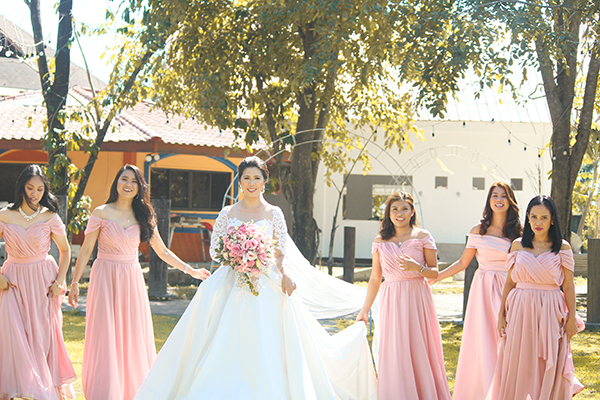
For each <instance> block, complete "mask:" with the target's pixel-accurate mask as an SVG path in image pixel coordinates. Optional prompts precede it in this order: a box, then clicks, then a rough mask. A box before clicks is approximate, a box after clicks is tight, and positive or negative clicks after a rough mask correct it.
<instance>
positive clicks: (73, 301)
mask: <svg viewBox="0 0 600 400" xmlns="http://www.w3.org/2000/svg"><path fill="white" fill-rule="evenodd" d="M77 300H79V283H78V282H73V283H71V290H70V291H69V304H70V305H71V307H73V308H77Z"/></svg>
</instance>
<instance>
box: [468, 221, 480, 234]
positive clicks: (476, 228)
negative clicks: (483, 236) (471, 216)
mask: <svg viewBox="0 0 600 400" xmlns="http://www.w3.org/2000/svg"><path fill="white" fill-rule="evenodd" d="M480 229H481V224H477V225H475V226H474V227H472V228H471V231H470V232H469V233H475V234H477V235H479V230H480Z"/></svg>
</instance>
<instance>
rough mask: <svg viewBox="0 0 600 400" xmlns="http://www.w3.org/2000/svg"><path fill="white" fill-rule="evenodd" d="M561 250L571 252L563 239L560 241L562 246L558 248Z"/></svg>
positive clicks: (569, 246)
mask: <svg viewBox="0 0 600 400" xmlns="http://www.w3.org/2000/svg"><path fill="white" fill-rule="evenodd" d="M560 249H561V250H571V245H570V244H569V242H567V241H566V240H564V239H563V241H562V246H560Z"/></svg>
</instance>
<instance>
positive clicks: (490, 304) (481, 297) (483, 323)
mask: <svg viewBox="0 0 600 400" xmlns="http://www.w3.org/2000/svg"><path fill="white" fill-rule="evenodd" d="M510 246H511V241H510V240H509V239H506V238H501V237H498V236H490V235H483V236H482V235H478V234H473V233H471V234H469V240H468V241H467V248H468V249H476V250H477V253H476V254H477V255H476V256H477V261H478V262H479V268H478V269H477V271H476V272H475V276H474V277H473V282H472V283H471V291H470V292H469V303H468V307H467V313H466V315H465V324H464V327H463V336H462V342H461V344H460V354H459V356H458V366H457V369H456V382H455V384H454V393H453V398H454V399H455V400H482V399H485V396H486V395H487V393H488V391H489V389H490V385H491V383H492V380H493V379H494V371H495V369H496V361H497V360H498V346H500V334H499V333H498V329H497V326H498V311H499V310H500V303H501V302H502V291H503V290H504V283H506V276H507V275H508V269H507V266H506V258H507V257H508V251H509V250H510Z"/></svg>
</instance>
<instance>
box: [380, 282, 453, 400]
mask: <svg viewBox="0 0 600 400" xmlns="http://www.w3.org/2000/svg"><path fill="white" fill-rule="evenodd" d="M380 296H381V297H380V302H379V304H380V327H381V330H380V332H381V333H380V347H379V368H378V374H379V381H378V388H377V394H378V397H379V400H399V399H402V400H424V399H436V400H445V399H450V390H449V389H448V381H447V379H446V369H445V366H444V353H443V351H442V335H441V332H440V325H439V323H438V319H437V314H436V311H435V307H434V304H433V296H432V295H431V289H430V287H429V284H427V282H426V281H425V280H424V279H422V278H419V279H415V280H402V281H393V282H392V281H390V280H387V278H386V281H385V282H384V283H383V284H382V288H381V291H380Z"/></svg>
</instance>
